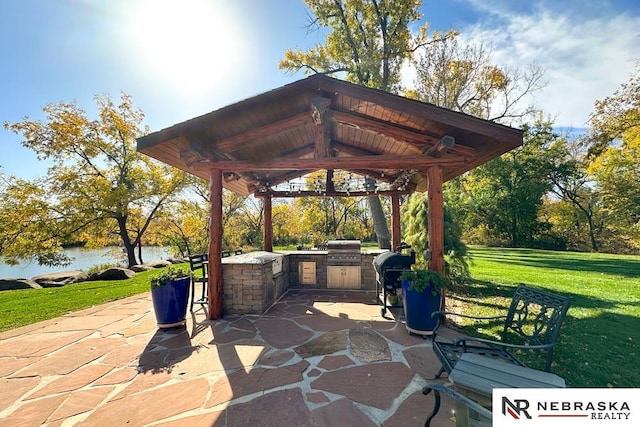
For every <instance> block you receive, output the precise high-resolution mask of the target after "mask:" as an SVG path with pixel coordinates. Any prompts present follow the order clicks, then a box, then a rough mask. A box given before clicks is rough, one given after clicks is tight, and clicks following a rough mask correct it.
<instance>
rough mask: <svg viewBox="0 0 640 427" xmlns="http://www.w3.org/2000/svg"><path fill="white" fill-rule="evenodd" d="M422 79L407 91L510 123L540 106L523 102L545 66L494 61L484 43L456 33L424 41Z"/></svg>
mask: <svg viewBox="0 0 640 427" xmlns="http://www.w3.org/2000/svg"><path fill="white" fill-rule="evenodd" d="M415 65H416V71H417V79H416V80H417V81H416V89H415V91H411V92H409V93H408V95H410V96H413V97H416V98H418V99H420V100H422V101H424V102H429V103H432V104H435V105H438V106H440V107H444V108H448V109H450V110H454V111H460V112H463V113H466V114H469V115H472V116H475V117H480V118H483V119H486V120H491V121H499V122H502V123H509V122H513V121H520V120H522V119H523V118H526V117H534V114H535V113H536V112H537V110H536V108H535V107H533V106H531V105H521V103H522V102H523V101H524V99H525V97H526V96H527V95H529V94H531V93H532V92H535V91H537V90H539V89H541V88H542V87H543V86H544V82H543V80H542V78H543V75H544V73H543V71H542V69H541V68H540V67H538V66H537V65H535V64H531V65H529V66H527V68H526V69H518V68H510V69H509V68H501V67H498V66H497V65H495V64H493V60H492V54H491V50H490V49H488V48H487V47H486V46H485V45H483V44H477V45H471V44H469V45H466V46H461V45H460V44H459V43H458V39H457V38H456V37H450V38H447V39H444V40H442V41H441V42H440V43H431V44H428V45H425V46H424V47H423V49H421V50H420V51H419V54H418V55H417V56H416V59H415Z"/></svg>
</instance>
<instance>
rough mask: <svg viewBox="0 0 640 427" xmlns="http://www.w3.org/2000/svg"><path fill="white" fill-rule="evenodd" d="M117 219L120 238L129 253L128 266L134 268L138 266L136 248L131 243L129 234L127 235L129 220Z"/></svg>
mask: <svg viewBox="0 0 640 427" xmlns="http://www.w3.org/2000/svg"><path fill="white" fill-rule="evenodd" d="M116 219H117V221H118V229H119V231H120V237H121V238H122V244H123V245H124V250H125V252H126V253H127V266H128V267H131V266H134V265H136V264H137V261H136V252H135V249H136V248H135V246H134V245H133V243H131V240H130V239H129V234H128V233H127V218H126V217H118V218H116Z"/></svg>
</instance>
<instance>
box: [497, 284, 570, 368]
mask: <svg viewBox="0 0 640 427" xmlns="http://www.w3.org/2000/svg"><path fill="white" fill-rule="evenodd" d="M570 303H571V298H570V297H566V296H562V295H558V294H554V293H552V292H548V291H544V290H541V289H536V288H531V287H528V286H526V285H519V286H518V287H517V288H516V292H515V294H514V296H513V300H512V301H511V307H510V308H509V312H508V313H507V319H506V321H505V324H504V330H503V336H502V339H503V342H508V343H512V344H528V345H544V344H555V343H556V342H557V340H558V336H559V334H560V326H561V325H562V322H563V321H564V318H565V317H566V314H567V310H568V309H569V304H570ZM514 335H515V337H514ZM514 338H515V339H514ZM518 340H520V342H517V341H518ZM552 358H553V347H551V348H549V349H548V350H547V361H546V368H547V370H549V369H550V367H551V361H552Z"/></svg>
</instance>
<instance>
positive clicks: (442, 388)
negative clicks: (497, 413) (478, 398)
mask: <svg viewBox="0 0 640 427" xmlns="http://www.w3.org/2000/svg"><path fill="white" fill-rule="evenodd" d="M432 390H433V392H434V393H433V395H434V399H435V403H434V405H433V411H432V412H431V414H430V415H429V417H428V418H427V421H426V422H425V424H424V425H425V426H426V427H429V426H430V425H431V420H433V418H435V416H436V415H437V414H438V411H439V410H440V393H444V394H446V395H447V396H449V397H450V398H452V399H454V400H457V401H458V402H460V403H462V404H463V405H465V406H466V407H468V408H469V409H471V410H473V411H476V412H477V413H478V414H480V415H482V416H483V417H485V418H487V419H489V420H491V419H492V414H491V411H490V410H489V409H487V408H485V407H484V406H481V405H479V404H478V403H476V402H474V401H473V400H471V399H469V398H468V397H466V396H463V395H462V394H460V393H458V392H457V391H455V390H453V389H452V388H451V387H447V386H446V385H445V384H440V383H429V384H427V385H425V386H424V387H422V394H424V395H425V396H426V395H427V394H429V393H431V391H432Z"/></svg>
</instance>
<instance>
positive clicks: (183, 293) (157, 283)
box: [151, 266, 191, 328]
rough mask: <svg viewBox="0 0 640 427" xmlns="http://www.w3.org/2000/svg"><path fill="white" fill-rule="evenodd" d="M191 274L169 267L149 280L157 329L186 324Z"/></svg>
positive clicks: (182, 268) (182, 269)
mask: <svg viewBox="0 0 640 427" xmlns="http://www.w3.org/2000/svg"><path fill="white" fill-rule="evenodd" d="M190 282H191V272H190V271H189V269H187V268H185V267H175V266H169V267H167V268H165V269H163V271H162V272H161V273H160V274H159V275H157V276H154V277H152V278H151V299H152V300H153V310H154V311H155V314H156V321H157V322H158V327H159V328H173V327H176V326H182V325H184V324H185V323H186V321H185V319H186V317H187V302H188V301H189V283H190Z"/></svg>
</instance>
